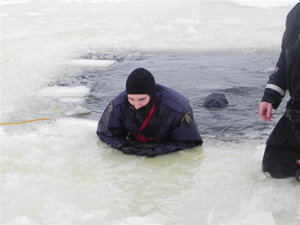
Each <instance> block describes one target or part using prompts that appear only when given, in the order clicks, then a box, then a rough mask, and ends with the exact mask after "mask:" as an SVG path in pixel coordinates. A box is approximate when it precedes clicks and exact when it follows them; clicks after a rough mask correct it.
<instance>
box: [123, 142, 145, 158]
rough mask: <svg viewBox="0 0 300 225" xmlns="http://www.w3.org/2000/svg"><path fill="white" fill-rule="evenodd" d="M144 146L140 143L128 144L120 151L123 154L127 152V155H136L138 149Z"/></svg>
mask: <svg viewBox="0 0 300 225" xmlns="http://www.w3.org/2000/svg"><path fill="white" fill-rule="evenodd" d="M143 148H144V146H143V145H140V144H136V145H130V146H125V147H123V148H122V149H121V151H122V152H123V153H124V154H128V155H136V154H137V152H138V151H140V150H141V149H143Z"/></svg>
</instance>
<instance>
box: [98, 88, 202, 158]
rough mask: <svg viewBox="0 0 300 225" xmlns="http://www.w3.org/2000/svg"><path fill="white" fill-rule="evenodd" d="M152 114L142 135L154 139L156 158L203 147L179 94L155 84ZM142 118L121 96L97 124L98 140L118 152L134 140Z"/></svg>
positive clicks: (111, 104)
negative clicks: (154, 104) (160, 155)
mask: <svg viewBox="0 0 300 225" xmlns="http://www.w3.org/2000/svg"><path fill="white" fill-rule="evenodd" d="M155 97H156V107H155V111H154V113H153V115H152V117H151V119H150V121H149V123H148V125H147V127H146V128H145V130H143V131H142V134H143V135H144V136H146V137H148V138H157V140H156V141H155V143H156V144H157V145H155V147H154V148H155V152H156V154H166V153H170V152H174V151H177V150H182V149H188V148H192V147H195V146H198V145H201V144H202V139H201V136H200V134H199V131H198V128H197V124H196V122H195V120H194V118H193V112H192V108H191V106H190V104H189V101H188V99H187V98H186V97H184V96H182V95H181V94H179V93H178V92H176V91H174V90H172V89H170V88H167V87H164V86H162V85H159V84H156V93H155ZM143 121H144V118H142V117H141V116H139V115H136V114H135V113H134V110H133V109H132V107H131V105H130V104H129V102H128V100H127V94H126V91H123V92H121V93H120V94H119V95H118V96H117V97H115V98H114V99H113V100H112V101H111V103H110V104H109V105H108V106H107V108H106V109H105V111H104V112H103V114H102V117H101V119H100V121H99V124H98V129H97V135H98V136H99V138H100V140H101V141H103V142H104V143H106V144H108V145H110V146H111V147H113V148H116V149H119V150H121V149H122V148H123V147H124V146H127V145H129V141H128V139H132V140H135V138H136V135H137V132H138V130H139V128H140V126H141V125H142V123H143Z"/></svg>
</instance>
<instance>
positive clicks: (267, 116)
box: [259, 102, 273, 122]
mask: <svg viewBox="0 0 300 225" xmlns="http://www.w3.org/2000/svg"><path fill="white" fill-rule="evenodd" d="M272 110H273V106H272V104H271V103H269V102H261V103H260V105H259V116H260V118H261V119H262V120H263V121H264V122H267V121H271V119H272V118H273V114H272Z"/></svg>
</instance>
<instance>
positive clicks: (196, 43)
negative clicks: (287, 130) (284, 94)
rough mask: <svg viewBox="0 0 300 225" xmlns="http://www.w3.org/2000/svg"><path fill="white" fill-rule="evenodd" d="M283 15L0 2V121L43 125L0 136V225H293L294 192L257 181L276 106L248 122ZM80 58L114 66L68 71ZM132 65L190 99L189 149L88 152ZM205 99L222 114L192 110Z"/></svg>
mask: <svg viewBox="0 0 300 225" xmlns="http://www.w3.org/2000/svg"><path fill="white" fill-rule="evenodd" d="M296 3H297V1H291V0H276V1H275V0H273V1H271V0H260V1H250V0H232V1H227V0H223V1H176V2H171V1H135V2H132V1H100V0H86V1H80V0H74V1H71V0H54V1H46V0H45V1H43V0H39V1H38V0H26V1H17V0H0V7H1V8H0V9H1V84H0V85H1V109H0V115H1V121H0V122H11V121H22V120H29V119H33V118H38V117H49V118H51V120H50V121H40V122H35V123H30V124H23V125H12V126H5V127H4V126H1V127H0V138H1V224H16V225H19V224H163V225H165V224H226V225H227V224H266V225H269V224H284V225H286V224H291V225H294V224H295V225H296V224H299V223H300V197H299V196H300V189H299V183H297V182H296V181H295V179H294V178H289V179H283V180H275V179H271V178H269V177H268V176H266V175H265V174H263V173H262V172H261V159H262V155H263V150H264V143H265V140H266V138H267V136H268V134H269V133H270V131H271V130H272V128H273V126H274V125H275V123H276V121H277V120H278V119H279V117H280V115H281V113H282V112H283V110H284V104H282V105H281V107H280V109H279V110H278V111H277V112H276V114H275V119H274V121H273V122H271V123H268V124H265V123H262V122H261V121H260V120H259V118H258V115H257V111H258V104H259V101H260V98H261V95H262V92H263V88H264V86H265V83H266V82H267V78H268V75H269V74H270V72H271V71H272V69H273V68H274V65H275V62H276V59H277V57H278V54H279V50H280V49H279V47H280V41H281V37H282V33H283V30H284V23H285V16H286V14H287V12H288V11H289V10H290V9H291V7H292V6H293V5H294V4H296ZM88 54H92V55H97V56H100V58H102V59H116V60H117V63H116V64H114V65H113V66H111V67H110V68H108V69H105V70H100V68H96V67H77V66H76V65H72V64H70V63H69V62H70V61H72V60H74V59H78V58H80V57H82V56H86V55H88ZM139 66H143V67H145V68H148V69H149V70H150V71H152V72H153V73H154V74H155V76H156V78H157V81H158V82H159V83H161V84H165V85H168V86H171V87H173V88H175V89H177V90H179V91H180V92H182V93H183V94H185V95H186V96H187V97H188V98H189V99H190V101H191V104H192V106H193V108H194V111H195V116H196V120H197V122H198V125H199V130H200V132H201V134H202V136H203V139H204V145H203V146H202V147H199V148H195V149H192V150H187V151H181V152H177V153H174V154H170V155H165V156H160V157H156V158H153V159H148V158H143V157H135V156H128V155H124V154H122V153H121V152H119V151H116V150H113V149H111V148H109V147H107V146H106V145H104V144H103V143H101V142H99V141H98V138H97V136H96V134H95V131H96V127H97V119H98V118H99V116H100V114H101V112H102V110H103V109H104V107H105V106H106V105H107V104H108V102H109V100H110V99H111V98H112V97H113V96H114V95H115V94H117V93H118V92H119V90H120V89H123V88H124V84H125V79H126V76H127V75H128V73H129V72H130V71H131V70H133V69H134V68H136V67H139ZM212 92H221V93H224V94H225V95H226V97H227V99H228V101H229V105H228V107H227V108H225V109H223V110H213V111H208V110H206V109H205V108H203V107H202V104H203V100H204V98H205V97H206V96H207V95H209V94H210V93H212ZM78 113H81V114H82V115H81V116H78V115H75V114H78Z"/></svg>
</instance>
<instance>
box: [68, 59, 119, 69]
mask: <svg viewBox="0 0 300 225" xmlns="http://www.w3.org/2000/svg"><path fill="white" fill-rule="evenodd" d="M114 63H116V60H95V59H73V60H71V61H70V62H68V63H67V65H70V66H79V67H97V69H99V68H101V69H107V68H108V67H110V66H112V65H113V64H114Z"/></svg>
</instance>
